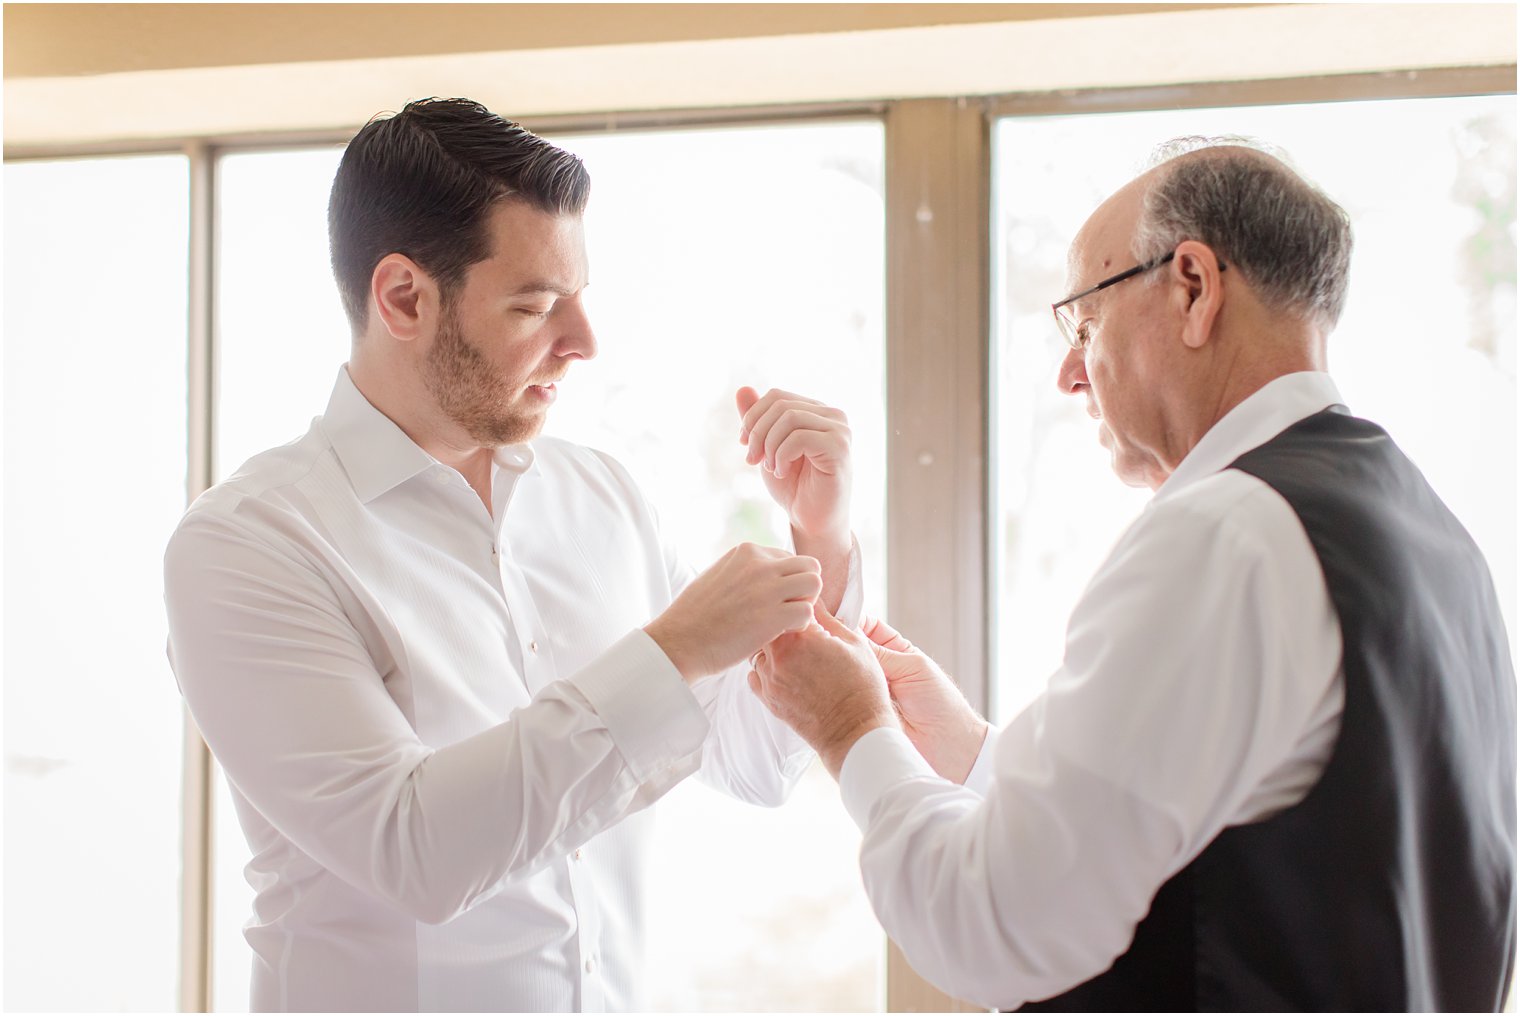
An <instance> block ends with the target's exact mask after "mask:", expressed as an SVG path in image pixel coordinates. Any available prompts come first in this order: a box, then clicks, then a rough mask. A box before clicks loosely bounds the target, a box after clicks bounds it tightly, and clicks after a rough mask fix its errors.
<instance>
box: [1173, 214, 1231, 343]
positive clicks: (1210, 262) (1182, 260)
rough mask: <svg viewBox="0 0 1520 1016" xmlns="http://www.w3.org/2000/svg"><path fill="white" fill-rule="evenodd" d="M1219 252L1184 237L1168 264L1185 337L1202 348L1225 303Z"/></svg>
mask: <svg viewBox="0 0 1520 1016" xmlns="http://www.w3.org/2000/svg"><path fill="white" fill-rule="evenodd" d="M1221 264H1222V262H1221V261H1220V260H1219V255H1217V254H1215V253H1214V250H1213V248H1211V247H1210V246H1209V245H1208V244H1206V243H1200V242H1199V241H1197V240H1184V241H1182V242H1181V243H1180V244H1178V245H1177V255H1176V257H1174V258H1172V263H1171V264H1170V265H1168V266H1167V267H1168V269H1169V271H1170V274H1171V283H1172V303H1173V307H1174V309H1175V310H1176V311H1177V313H1178V314H1179V315H1180V316H1181V317H1182V341H1183V342H1184V343H1185V344H1186V345H1187V346H1189V347H1190V348H1192V349H1202V348H1203V346H1204V345H1205V344H1207V343H1208V341H1209V339H1210V338H1212V337H1213V334H1214V323H1215V322H1216V321H1217V320H1218V319H1219V312H1220V310H1221V309H1222V308H1223V307H1224V278H1223V274H1224V269H1223V268H1222V267H1221Z"/></svg>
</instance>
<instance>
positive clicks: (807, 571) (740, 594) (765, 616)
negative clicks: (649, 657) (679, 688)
mask: <svg viewBox="0 0 1520 1016" xmlns="http://www.w3.org/2000/svg"><path fill="white" fill-rule="evenodd" d="M822 588H823V579H822V576H821V575H820V573H819V566H818V561H817V560H816V559H814V558H811V557H800V556H797V555H794V554H789V553H787V552H786V551H784V550H777V549H776V548H774V547H761V546H757V545H756V544H753V543H741V544H739V546H737V547H735V548H734V549H732V550H730V551H729V552H728V553H726V554H724V555H723V556H722V557H720V558H719V559H718V560H717V562H716V563H714V564H713V566H712V567H710V568H708V569H707V570H706V571H705V572H703V573H702V574H701V575H699V576H697V577H696V579H694V580H693V581H692V583H691V585H689V586H687V587H686V588H685V589H684V590H682V591H681V595H680V596H678V597H676V600H675V602H674V603H672V604H671V605H670V606H669V607H667V608H666V609H665V612H664V613H663V614H661V615H660V616H659V617H657V618H655V619H654V620H653V621H651V622H649V624H647V625H645V626H644V631H645V632H647V633H648V634H649V637H650V638H652V639H654V641H655V642H656V644H658V645H659V647H660V648H661V649H662V650H664V651H665V655H666V656H668V657H670V662H671V663H673V664H675V667H676V669H677V670H679V671H680V672H681V676H682V677H683V678H685V679H686V680H687V681H695V680H697V679H698V678H701V677H706V676H707V675H709V674H716V673H718V672H719V671H721V670H726V669H727V668H729V667H731V666H733V665H734V664H736V663H738V662H740V661H741V660H746V659H749V658H750V657H751V656H753V655H754V653H755V652H756V651H757V650H758V649H760V647H761V646H763V645H765V644H766V643H767V642H770V641H771V640H772V639H774V638H775V637H776V636H778V635H781V634H783V633H785V632H789V631H795V630H797V629H799V628H805V627H807V625H808V624H809V623H810V622H811V620H812V617H813V601H815V600H816V599H817V598H818V593H819V592H820V591H821V590H822Z"/></svg>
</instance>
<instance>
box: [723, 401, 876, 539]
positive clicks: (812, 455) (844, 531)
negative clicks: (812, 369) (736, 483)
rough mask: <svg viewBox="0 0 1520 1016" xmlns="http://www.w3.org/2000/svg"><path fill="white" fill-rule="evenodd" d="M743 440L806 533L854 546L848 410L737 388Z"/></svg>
mask: <svg viewBox="0 0 1520 1016" xmlns="http://www.w3.org/2000/svg"><path fill="white" fill-rule="evenodd" d="M736 401H737V403H738V406H739V414H740V416H741V417H742V421H741V423H740V426H739V440H740V441H741V442H742V443H744V444H745V445H747V446H748V448H749V454H748V455H747V456H746V461H748V462H749V463H750V464H751V465H755V464H759V465H760V466H761V468H762V473H763V475H764V478H765V486H766V489H767V490H769V491H770V495H771V497H773V498H775V500H776V503H777V504H779V505H780V506H781V507H782V508H784V509H786V512H787V515H788V516H789V517H790V519H791V523H792V527H793V528H794V529H795V530H797V531H798V532H799V533H800V534H801V535H803V536H805V537H808V538H811V539H817V540H823V541H827V542H828V544H829V545H830V546H835V547H837V546H839V545H842V546H843V547H844V550H845V553H846V554H848V552H849V547H850V426H849V421H848V420H847V419H846V418H845V415H844V413H843V411H841V410H838V409H835V408H833V407H832V406H827V405H824V404H823V403H822V402H819V401H818V400H816V399H809V398H804V397H803V396H801V395H794V394H792V393H791V392H784V391H782V390H780V389H779V388H773V389H771V390H770V391H768V392H766V393H765V394H764V395H763V396H762V395H760V394H758V393H757V392H756V391H755V389H753V388H749V387H745V388H740V389H739V391H738V392H737V394H736Z"/></svg>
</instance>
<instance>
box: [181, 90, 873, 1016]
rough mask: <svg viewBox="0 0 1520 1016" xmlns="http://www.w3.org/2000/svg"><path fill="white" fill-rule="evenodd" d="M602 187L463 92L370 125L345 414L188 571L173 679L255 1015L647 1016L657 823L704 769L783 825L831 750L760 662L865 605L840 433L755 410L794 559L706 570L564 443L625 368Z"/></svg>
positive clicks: (327, 419) (338, 220)
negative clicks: (591, 189)
mask: <svg viewBox="0 0 1520 1016" xmlns="http://www.w3.org/2000/svg"><path fill="white" fill-rule="evenodd" d="M588 186H589V184H588V178H587V175H586V172H585V169H584V168H583V167H582V165H581V163H580V161H579V160H578V159H576V158H575V157H574V156H571V155H569V154H567V153H565V152H563V151H561V150H559V149H557V148H555V147H554V146H552V145H550V144H549V143H547V142H545V141H544V140H542V139H540V138H537V137H535V136H533V135H532V134H530V133H528V132H527V131H525V130H523V129H522V128H520V127H518V126H517V125H515V124H512V123H510V122H507V121H504V120H502V119H501V118H499V117H497V116H495V115H494V114H492V113H491V112H490V111H488V110H486V109H485V108H484V107H482V106H480V105H478V104H476V103H473V102H468V101H465V100H429V101H422V102H414V103H411V104H409V105H408V106H407V107H406V108H405V109H404V110H403V111H402V112H401V113H400V114H398V115H395V116H392V117H389V118H387V119H378V120H376V121H374V122H372V123H370V124H369V125H367V126H366V127H365V128H364V129H363V130H361V131H360V132H359V134H358V135H357V136H356V137H355V138H354V139H353V141H352V142H351V143H350V145H349V147H348V149H347V151H346V152H345V154H344V157H343V160H342V164H341V166H340V167H339V170H338V173H337V177H336V179H335V181H334V183H333V191H332V200H331V205H330V208H329V226H330V234H331V244H332V259H333V268H334V273H335V275H336V277H337V282H338V287H339V290H340V292H341V294H342V297H343V302H344V306H345V309H346V310H347V313H348V316H349V318H350V321H351V323H352V326H353V348H352V355H351V357H350V359H349V362H348V364H347V365H346V366H345V367H344V368H343V369H342V370H340V372H339V375H338V379H337V383H336V386H335V387H334V390H333V394H332V399H331V401H330V403H329V405H328V407H327V411H326V412H325V413H324V414H323V416H322V417H321V418H320V419H318V420H317V421H316V422H315V424H314V426H313V427H312V429H311V431H310V432H309V433H307V434H306V435H305V436H304V437H302V438H300V439H299V440H297V441H295V442H294V443H292V444H289V445H286V446H284V447H281V448H276V449H272V450H270V451H268V452H265V453H263V454H261V455H258V456H255V457H254V458H253V459H251V460H250V461H249V462H248V463H247V464H245V465H244V466H243V468H242V469H241V470H239V471H238V472H237V473H236V474H235V475H234V476H233V477H232V478H230V479H229V480H227V481H226V482H225V483H223V484H221V485H219V486H217V487H216V488H214V489H212V490H210V491H208V492H207V493H206V494H205V495H204V496H203V497H201V498H200V499H198V500H197V501H196V503H195V504H194V505H193V506H192V507H191V508H190V510H189V511H188V512H187V513H186V515H185V518H184V520H183V522H182V523H181V525H180V527H179V529H178V530H177V532H176V533H175V535H174V537H173V539H172V541H171V543H170V545H169V548H168V553H167V558H166V599H167V602H168V608H169V621H170V655H171V659H172V661H173V665H174V670H175V674H176V676H177V678H178V681H179V684H180V687H181V689H182V691H183V693H184V696H185V699H186V701H187V702H188V704H189V706H190V709H191V712H192V713H193V715H194V717H195V720H196V723H197V724H198V725H199V727H200V730H201V732H202V733H203V735H204V736H205V738H206V742H207V744H208V745H209V746H210V748H211V750H212V752H213V753H214V755H215V756H216V758H217V759H218V761H219V762H220V763H221V765H222V767H223V769H224V770H225V771H226V774H227V777H228V780H229V782H230V784H231V786H232V788H233V794H234V800H235V802H236V804H237V808H238V813H239V818H240V820H241V822H242V825H243V829H244V831H245V833H246V835H247V837H248V841H249V844H250V846H251V847H252V850H253V859H252V861H251V862H250V864H249V866H248V877H249V880H250V882H251V883H252V884H253V885H254V887H255V889H256V890H257V893H258V895H257V898H256V900H255V904H254V914H253V917H252V919H251V921H250V922H249V924H248V926H247V937H248V940H249V942H250V943H251V945H252V946H253V950H254V971H253V988H252V994H253V997H252V1006H253V1008H255V1009H259V1010H268V1009H276V1010H290V1009H294V1010H359V1011H365V1010H398V1009H400V1010H417V1009H425V1010H483V1009H489V1010H499V1011H514V1010H517V1011H522V1010H572V1009H575V1010H585V1011H596V1010H623V1009H637V1008H640V1007H641V1005H642V994H641V971H640V969H639V966H640V964H639V957H640V955H641V945H642V943H641V939H642V935H643V927H644V916H645V912H646V909H647V908H648V907H649V906H651V905H658V901H650V900H648V899H647V898H646V894H645V888H644V886H643V883H642V878H641V873H642V869H643V866H644V861H645V859H646V855H647V852H648V850H649V844H648V831H649V826H648V822H647V819H648V815H649V813H648V811H647V810H646V809H647V808H648V806H649V805H650V804H651V803H653V802H654V801H655V800H656V799H658V798H659V797H660V796H661V795H662V794H664V793H665V792H666V791H668V790H669V789H670V788H671V787H672V786H674V785H675V784H676V783H678V782H679V781H680V780H682V779H684V778H685V777H687V776H689V775H690V774H692V773H694V772H699V773H700V774H701V776H702V777H703V778H704V779H705V780H707V781H709V782H711V783H712V784H714V785H716V786H718V787H720V788H722V789H723V790H725V791H727V792H729V793H731V794H733V795H734V796H736V797H738V798H741V799H744V800H748V801H754V802H758V803H763V804H777V803H779V802H780V801H781V800H783V799H784V798H785V796H786V795H787V793H788V792H789V790H790V789H791V787H792V785H793V784H794V783H795V781H796V780H797V779H798V778H799V777H800V775H801V774H802V772H803V771H804V770H805V768H806V767H807V765H808V764H809V761H810V759H811V757H812V753H811V751H810V750H809V749H808V748H807V746H806V745H805V744H804V743H803V742H802V741H801V740H800V739H798V738H797V737H796V736H795V735H794V734H792V733H791V731H790V730H788V729H787V728H786V727H785V726H784V725H782V724H780V723H779V722H777V721H775V720H774V718H773V717H771V716H770V715H769V713H768V712H767V711H766V710H765V709H764V707H763V706H762V705H760V703H759V702H758V701H757V700H756V699H755V697H754V696H753V694H752V693H751V691H750V689H749V688H748V686H747V685H746V683H745V680H744V672H743V669H742V668H741V669H740V670H739V671H733V670H731V668H733V667H734V666H735V665H736V664H740V663H741V662H742V661H744V660H746V659H747V658H748V657H749V656H750V655H751V654H752V653H754V652H755V651H756V650H758V649H759V648H760V647H761V646H762V645H764V644H765V643H766V642H767V641H769V640H770V639H773V638H774V637H776V636H777V635H779V634H781V633H782V632H784V631H787V630H789V629H795V628H799V627H801V626H803V625H805V624H806V623H807V622H808V619H809V618H810V616H811V612H812V610H813V605H814V601H815V600H821V601H822V602H823V603H824V604H825V605H826V606H827V607H828V608H829V609H835V608H842V609H843V610H845V611H846V612H847V613H848V612H850V611H852V610H857V609H858V608H857V607H853V606H850V605H848V604H845V603H844V601H845V600H847V599H855V600H858V589H859V581H858V576H857V575H854V574H852V569H853V568H854V562H855V561H856V559H857V556H856V552H855V550H854V547H853V541H852V538H851V535H850V529H849V508H848V500H849V477H850V450H849V430H848V428H847V426H846V425H845V420H844V416H843V414H842V413H840V412H838V411H837V410H834V409H832V408H829V407H826V406H823V405H820V404H818V403H816V402H813V401H811V400H808V399H803V398H800V397H796V396H793V395H790V394H787V393H784V392H775V391H773V392H771V393H769V394H767V395H766V396H764V397H763V398H761V397H758V396H757V394H756V393H755V392H754V391H753V390H751V389H742V390H741V391H740V392H739V393H738V402H739V415H740V417H741V420H742V423H741V427H742V429H743V431H744V433H745V435H746V438H747V442H748V446H749V459H750V461H751V462H755V463H760V462H762V461H763V463H764V469H765V479H766V482H767V485H768V487H769V489H770V491H771V492H772V494H773V495H774V496H775V497H776V499H777V500H778V502H779V503H780V504H781V505H782V506H783V507H784V508H785V509H786V510H787V512H788V514H789V516H790V519H791V523H792V535H793V539H794V543H795V549H796V551H797V553H796V554H795V555H794V554H792V553H787V552H784V551H780V550H773V549H766V548H760V547H755V546H750V545H745V546H741V547H737V548H735V549H734V550H732V551H731V552H730V553H728V554H727V555H726V556H724V557H723V558H722V559H721V560H719V561H718V562H717V563H716V564H715V565H713V566H712V567H711V568H710V569H708V571H706V572H705V573H703V574H702V575H700V576H694V575H693V573H692V572H691V571H690V570H689V569H687V568H686V567H684V566H683V565H682V564H681V563H680V562H679V561H678V560H677V558H676V556H675V555H674V554H673V553H672V551H671V549H670V547H669V545H668V543H667V542H665V541H664V540H663V539H662V538H661V534H660V532H659V529H658V526H657V524H656V521H655V515H654V513H653V511H652V510H651V509H650V506H649V505H648V504H647V503H646V502H645V500H644V498H643V497H642V496H641V494H640V493H639V491H638V490H637V488H636V487H635V486H634V484H633V483H632V481H631V480H630V479H629V477H628V474H627V473H626V472H624V470H623V469H622V468H621V467H620V466H619V465H618V464H617V463H616V462H614V461H612V460H611V459H609V458H607V457H606V456H604V455H602V454H600V453H597V452H594V451H591V450H589V449H586V448H581V447H577V446H574V445H570V444H568V443H565V442H562V441H557V440H552V439H549V438H542V437H539V436H538V435H539V432H540V430H541V428H542V427H543V424H544V420H545V417H546V415H547V414H548V412H549V410H550V407H551V406H552V405H553V402H554V399H555V395H556V385H557V383H558V382H560V381H562V380H564V379H565V378H566V376H567V371H569V370H570V368H571V367H572V366H573V365H574V364H575V363H576V361H578V360H582V359H585V358H588V357H590V356H592V355H594V354H595V352H596V340H595V338H594V337H593V334H592V331H591V326H590V322H589V321H588V320H587V318H586V313H585V310H584V308H583V306H582V302H581V299H582V294H583V291H584V288H585V286H586V284H587V263H586V254H585V249H584V240H583V233H582V221H581V214H582V210H583V208H584V207H585V202H586V197H587V191H588ZM650 397H651V398H656V397H659V395H658V394H657V393H651V396H650ZM736 452H737V450H736Z"/></svg>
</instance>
